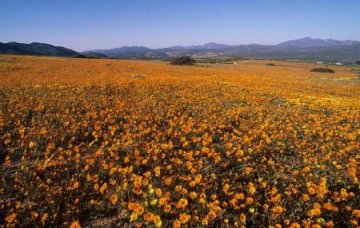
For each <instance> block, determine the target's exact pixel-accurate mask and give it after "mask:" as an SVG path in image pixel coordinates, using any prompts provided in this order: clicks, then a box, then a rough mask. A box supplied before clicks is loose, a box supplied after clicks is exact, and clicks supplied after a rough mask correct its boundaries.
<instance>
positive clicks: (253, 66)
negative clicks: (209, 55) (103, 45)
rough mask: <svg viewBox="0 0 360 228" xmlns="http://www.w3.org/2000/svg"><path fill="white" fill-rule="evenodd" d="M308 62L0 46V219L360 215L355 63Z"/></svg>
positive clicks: (294, 221) (73, 223)
mask: <svg viewBox="0 0 360 228" xmlns="http://www.w3.org/2000/svg"><path fill="white" fill-rule="evenodd" d="M269 62H271V63H272V65H271V66H270V65H269ZM313 67H315V66H314V65H313V64H308V63H301V62H286V61H260V60H252V61H239V62H238V63H237V64H216V65H215V64H214V65H198V66H172V65H169V64H167V63H165V62H156V61H130V60H96V59H71V58H68V59H67V58H50V57H27V56H23V57H20V56H11V55H8V56H5V55H3V56H0V178H1V180H0V181H1V182H0V227H7V226H10V227H32V226H45V227H49V226H59V227H63V226H65V227H67V226H70V227H80V226H82V227H83V226H93V227H104V226H105V227H106V226H108V227H114V226H119V227H130V226H131V227H141V226H142V227H147V226H152V227H214V226H216V227H356V226H359V225H360V182H359V178H360V168H359V167H360V77H359V76H358V75H359V74H360V67H345V66H341V67H338V66H336V67H335V66H334V67H333V66H331V68H332V69H334V70H335V73H334V74H327V73H317V72H311V69H312V68H313Z"/></svg>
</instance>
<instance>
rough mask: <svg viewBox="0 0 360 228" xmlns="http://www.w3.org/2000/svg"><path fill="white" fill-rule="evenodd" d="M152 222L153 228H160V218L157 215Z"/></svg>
mask: <svg viewBox="0 0 360 228" xmlns="http://www.w3.org/2000/svg"><path fill="white" fill-rule="evenodd" d="M153 222H154V224H155V227H161V226H162V221H161V218H160V216H158V215H155V216H154V219H153Z"/></svg>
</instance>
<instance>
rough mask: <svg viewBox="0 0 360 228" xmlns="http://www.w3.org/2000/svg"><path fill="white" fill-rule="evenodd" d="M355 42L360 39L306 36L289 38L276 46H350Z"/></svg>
mask: <svg viewBox="0 0 360 228" xmlns="http://www.w3.org/2000/svg"><path fill="white" fill-rule="evenodd" d="M354 43H360V42H359V41H351V40H345V41H340V40H333V39H318V38H317V39H314V38H311V37H304V38H301V39H297V40H289V41H286V42H283V43H280V44H278V45H276V46H278V47H284V48H311V47H336V46H348V45H352V44H354Z"/></svg>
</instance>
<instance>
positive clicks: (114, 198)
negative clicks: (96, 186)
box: [109, 194, 118, 205]
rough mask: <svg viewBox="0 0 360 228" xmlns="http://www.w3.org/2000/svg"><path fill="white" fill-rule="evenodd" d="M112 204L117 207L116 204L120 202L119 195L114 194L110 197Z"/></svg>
mask: <svg viewBox="0 0 360 228" xmlns="http://www.w3.org/2000/svg"><path fill="white" fill-rule="evenodd" d="M109 200H110V202H111V204H112V205H115V204H116V202H117V201H118V197H117V195H116V194H112V195H111V196H110V199H109Z"/></svg>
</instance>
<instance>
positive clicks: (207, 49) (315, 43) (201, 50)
mask: <svg viewBox="0 0 360 228" xmlns="http://www.w3.org/2000/svg"><path fill="white" fill-rule="evenodd" d="M0 54H22V55H49V56H64V57H71V56H74V55H78V54H80V53H77V52H76V51H73V50H70V49H67V48H64V47H57V46H53V45H49V44H43V43H31V44H22V43H16V42H10V43H0ZM81 54H82V55H85V56H87V57H93V58H120V59H169V58H173V57H176V56H181V55H190V56H192V57H194V58H210V59H211V58H213V59H216V58H257V59H300V60H315V61H344V62H353V61H357V60H359V59H360V41H352V40H345V41H339V40H333V39H312V38H309V37H306V38H302V39H297V40H290V41H286V42H283V43H280V44H276V45H260V44H247V45H227V44H218V43H207V44H204V45H194V46H172V47H167V48H158V49H151V48H147V47H141V46H124V47H120V48H113V49H100V50H89V51H84V52H82V53H81Z"/></svg>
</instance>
